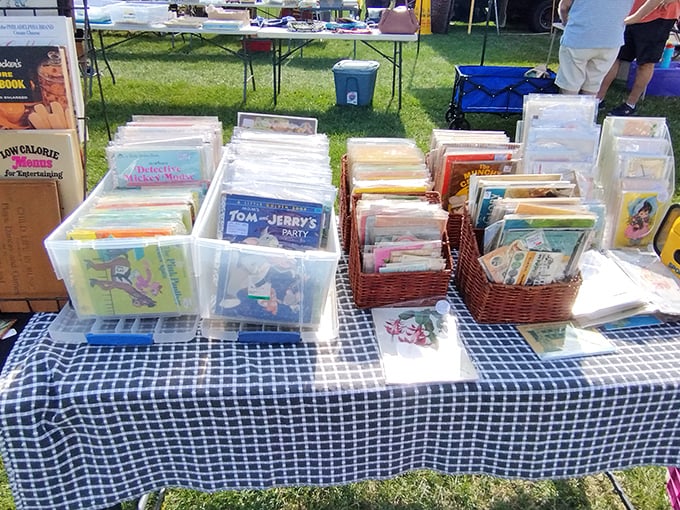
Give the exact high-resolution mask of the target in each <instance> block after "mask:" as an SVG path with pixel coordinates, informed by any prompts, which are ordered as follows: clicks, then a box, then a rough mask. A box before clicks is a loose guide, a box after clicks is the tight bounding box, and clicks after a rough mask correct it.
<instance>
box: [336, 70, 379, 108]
mask: <svg viewBox="0 0 680 510" xmlns="http://www.w3.org/2000/svg"><path fill="white" fill-rule="evenodd" d="M379 67H380V63H379V62H376V61H375V60H341V61H340V62H338V63H336V64H335V65H334V66H333V76H334V79H335V100H336V103H337V104H338V105H342V106H344V105H354V106H367V105H370V104H371V103H372V102H373V91H374V90H375V80H376V76H377V74H378V68H379Z"/></svg>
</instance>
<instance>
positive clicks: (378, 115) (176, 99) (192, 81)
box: [0, 24, 680, 510]
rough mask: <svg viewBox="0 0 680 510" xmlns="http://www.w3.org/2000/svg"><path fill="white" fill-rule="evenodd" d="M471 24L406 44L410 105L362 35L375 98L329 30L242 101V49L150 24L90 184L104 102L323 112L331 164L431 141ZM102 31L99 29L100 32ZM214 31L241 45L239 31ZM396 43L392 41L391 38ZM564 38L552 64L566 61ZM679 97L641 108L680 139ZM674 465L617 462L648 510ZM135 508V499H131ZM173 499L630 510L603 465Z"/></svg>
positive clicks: (343, 506) (123, 108) (536, 54)
mask: <svg viewBox="0 0 680 510" xmlns="http://www.w3.org/2000/svg"><path fill="white" fill-rule="evenodd" d="M466 28H467V27H465V26H463V25H462V24H461V25H458V26H452V27H451V30H450V32H449V33H448V34H445V35H444V34H441V35H428V36H423V37H422V39H421V41H420V47H419V49H418V45H417V44H415V43H410V44H406V45H404V66H403V75H404V93H403V106H402V109H401V110H400V111H399V110H398V109H397V105H396V100H394V101H393V100H392V99H391V67H390V65H389V63H388V62H387V61H386V60H385V59H383V58H382V57H380V56H378V55H376V54H375V53H373V52H372V51H371V50H370V49H369V48H367V47H365V46H363V45H357V48H356V50H357V58H359V59H364V60H378V61H379V62H380V63H381V68H380V70H379V71H378V77H377V84H376V89H375V94H374V101H373V107H372V108H369V107H339V106H336V105H335V89H334V81H333V73H332V71H331V68H332V66H333V64H335V63H336V62H337V61H339V60H341V59H343V58H349V57H351V56H352V52H353V45H352V43H351V42H345V41H333V42H329V41H326V42H324V41H319V42H316V43H313V44H311V45H310V46H308V47H306V48H305V49H304V55H303V57H302V58H300V57H299V56H298V57H296V58H294V59H292V60H289V61H288V62H286V64H285V67H284V70H283V77H282V91H281V94H280V96H279V98H278V104H277V106H276V107H274V105H273V101H272V99H273V98H272V71H271V63H270V60H269V55H268V54H265V53H262V54H256V55H254V63H253V65H254V73H255V81H256V87H257V88H256V90H255V91H253V90H252V88H249V90H248V97H247V100H246V102H245V103H244V102H243V101H242V81H241V80H242V72H243V68H242V64H241V62H240V61H239V60H238V59H237V58H235V57H234V56H232V55H229V54H227V53H226V52H224V51H222V50H220V49H219V48H217V47H216V46H214V45H211V44H207V43H205V42H202V41H200V40H198V39H196V38H191V37H189V36H185V37H184V38H182V37H175V38H174V40H173V39H172V38H171V37H169V36H164V37H161V36H159V35H155V34H147V35H143V36H140V37H137V38H135V39H134V40H131V41H125V42H123V43H122V44H119V45H117V46H116V47H114V48H111V49H110V50H109V51H108V52H107V56H108V59H109V61H110V64H111V67H112V69H113V72H114V74H115V80H116V83H115V84H113V83H112V77H111V75H110V74H109V73H108V72H107V71H106V70H105V68H104V63H103V61H102V60H101V58H100V59H99V67H100V70H101V71H102V76H101V83H102V87H103V95H104V98H105V108H104V104H103V103H102V102H101V100H100V97H99V91H98V87H97V83H96V82H95V83H94V87H93V96H92V97H91V98H90V101H89V103H88V110H87V115H88V125H89V129H90V139H89V142H88V144H87V149H86V154H87V170H88V183H89V186H90V187H91V186H93V185H94V184H96V182H98V181H99V179H100V178H101V177H102V175H103V174H104V173H105V172H106V170H107V164H106V157H105V147H106V144H107V142H108V135H107V130H106V123H105V121H104V111H106V113H107V117H108V121H109V125H110V128H111V129H112V131H114V132H115V129H116V128H117V127H118V126H120V125H122V124H124V123H125V122H126V121H128V120H130V118H131V116H132V115H133V114H180V115H216V116H218V117H219V118H220V120H221V121H222V122H223V125H224V136H225V142H226V141H228V139H229V137H230V134H231V130H232V126H233V125H234V124H235V122H236V114H237V112H239V111H251V112H269V113H279V114H289V115H299V116H311V117H316V118H317V119H318V120H319V131H320V132H323V133H326V134H327V135H328V136H329V138H330V142H331V158H332V165H333V168H334V172H335V176H336V184H337V177H338V174H339V166H340V158H341V156H342V154H343V153H344V151H345V143H346V140H347V138H348V137H374V136H397V137H407V138H412V139H414V140H416V141H417V143H418V144H419V146H420V147H421V148H422V149H423V150H425V151H426V150H427V148H428V143H429V138H430V133H431V131H432V129H433V128H444V127H446V122H445V118H444V115H445V112H446V110H447V107H448V104H449V101H450V100H451V92H452V85H453V79H454V66H455V65H456V64H479V63H480V59H481V52H482V45H483V38H484V36H483V34H484V27H483V26H475V27H474V28H473V30H472V34H470V35H468V34H467V33H466ZM124 36H125V34H106V37H105V41H106V43H107V44H110V43H113V42H119V41H122V40H123V37H124ZM96 39H97V35H96V34H95V40H96ZM215 41H216V42H218V43H219V44H222V45H226V46H227V47H230V48H232V49H237V48H238V46H237V42H236V40H235V39H233V38H229V37H226V36H218V37H216V38H215ZM549 46H550V36H549V35H548V34H527V33H520V32H513V31H512V30H511V29H506V30H503V31H502V33H501V34H500V35H497V34H496V32H495V30H494V29H493V28H492V29H491V30H489V32H488V44H487V48H486V56H485V57H486V58H485V62H484V64H485V65H487V66H492V65H511V66H528V67H533V66H534V65H536V64H540V63H545V62H546V60H547V59H548V49H549ZM384 49H385V50H386V51H391V47H390V46H385V47H384ZM556 59H557V42H556V43H555V47H554V48H553V51H552V58H551V60H550V62H549V63H550V65H551V68H553V69H556V67H557V63H556ZM623 96H624V87H623V84H621V83H617V84H616V85H615V86H614V87H613V88H612V90H611V91H610V97H609V98H608V102H609V103H610V104H611V105H612V106H614V105H616V104H618V103H619V102H620V101H621V100H622V98H623ZM678 113H680V99H677V98H657V97H647V98H645V99H644V101H643V102H642V104H641V108H640V114H641V115H646V116H664V117H667V118H668V119H669V125H670V128H671V133H672V137H673V139H677V140H680V115H678ZM467 118H468V120H469V121H470V123H471V125H472V129H480V130H481V129H496V130H503V131H506V132H507V133H508V134H509V135H510V136H514V132H515V124H516V122H517V120H518V119H519V117H518V116H510V117H507V118H504V117H501V116H497V115H492V114H478V115H468V116H467ZM665 472H666V471H665V468H664V467H642V468H636V469H631V470H627V471H624V472H619V473H616V476H617V478H618V479H619V480H620V481H621V484H622V486H623V487H624V489H625V491H626V493H627V495H628V497H629V498H630V500H631V502H632V503H633V505H635V507H636V508H637V509H639V510H657V509H658V510H661V509H667V508H668V501H667V498H666V496H665V491H664V481H665ZM12 508H14V506H13V503H12V499H11V494H10V490H9V487H8V484H7V479H6V477H5V478H3V479H2V480H1V483H0V509H12ZM125 508H126V509H128V510H131V509H132V508H133V506H132V505H131V504H127V505H126V506H125ZM163 508H164V509H165V510H187V509H205V510H208V509H225V508H229V509H231V510H251V509H252V510H255V509H258V510H269V509H271V510H274V509H276V510H326V509H327V510H331V509H332V510H350V509H351V510H372V509H376V510H421V509H422V510H425V509H428V510H432V509H492V510H538V509H541V510H553V509H554V510H557V509H564V510H575V509H584V510H585V509H588V510H605V509H623V508H624V506H623V504H622V503H621V501H620V499H619V498H618V496H617V495H616V494H615V492H614V490H613V487H612V484H611V483H610V481H609V480H608V478H607V477H606V476H605V475H604V474H599V475H595V476H588V477H584V478H579V479H571V480H555V481H540V482H528V481H508V480H502V479H497V478H491V477H487V476H448V475H443V474H438V473H434V472H430V471H422V472H414V473H407V474H404V475H403V476H400V477H397V478H395V479H392V480H386V481H366V482H361V483H355V484H349V485H347V486H341V487H332V488H304V487H303V488H290V489H270V490H266V491H242V492H235V491H225V492H222V493H217V494H213V495H207V494H201V493H198V492H195V491H190V490H182V489H172V490H170V491H169V493H168V495H167V497H166V499H165V503H164V505H163Z"/></svg>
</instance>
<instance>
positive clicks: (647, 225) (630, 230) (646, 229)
mask: <svg viewBox="0 0 680 510" xmlns="http://www.w3.org/2000/svg"><path fill="white" fill-rule="evenodd" d="M620 200H621V201H620V206H619V211H618V214H617V216H616V218H615V220H616V227H615V228H616V231H615V234H614V242H613V245H612V247H613V248H627V247H638V246H647V245H648V244H649V243H651V242H652V240H653V238H654V233H655V232H656V228H657V226H658V223H659V221H660V220H661V218H660V214H661V213H660V212H659V208H660V206H661V205H662V204H660V202H659V193H658V192H656V191H639V192H638V191H623V192H622V194H621V199H620Z"/></svg>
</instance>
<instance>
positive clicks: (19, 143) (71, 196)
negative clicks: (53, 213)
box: [0, 129, 85, 219]
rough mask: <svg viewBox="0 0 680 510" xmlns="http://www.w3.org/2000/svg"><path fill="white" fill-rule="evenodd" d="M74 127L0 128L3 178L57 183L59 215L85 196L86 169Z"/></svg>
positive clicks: (69, 210) (0, 171) (0, 158)
mask: <svg viewBox="0 0 680 510" xmlns="http://www.w3.org/2000/svg"><path fill="white" fill-rule="evenodd" d="M79 147H80V146H79V143H78V136H77V135H76V131H75V130H74V129H35V130H2V129H0V183H2V182H3V179H23V180H28V179H50V180H54V181H56V183H57V189H58V191H59V205H60V209H61V215H62V219H63V218H66V216H68V215H69V214H70V213H71V212H73V211H74V210H75V208H76V207H78V205H80V204H81V203H82V201H83V199H84V198H85V173H84V170H83V162H82V159H81V155H80V148H79Z"/></svg>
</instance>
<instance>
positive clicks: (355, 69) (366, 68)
mask: <svg viewBox="0 0 680 510" xmlns="http://www.w3.org/2000/svg"><path fill="white" fill-rule="evenodd" d="M379 67H380V62H376V61H375V60H341V61H340V62H338V63H336V64H335V65H334V66H333V72H334V73H335V72H339V73H358V74H361V73H373V72H375V71H377V70H378V68H379Z"/></svg>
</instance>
